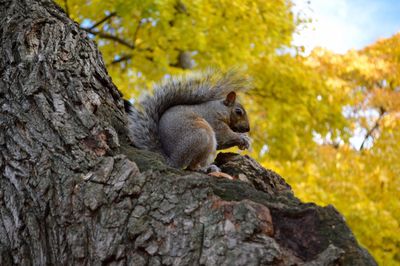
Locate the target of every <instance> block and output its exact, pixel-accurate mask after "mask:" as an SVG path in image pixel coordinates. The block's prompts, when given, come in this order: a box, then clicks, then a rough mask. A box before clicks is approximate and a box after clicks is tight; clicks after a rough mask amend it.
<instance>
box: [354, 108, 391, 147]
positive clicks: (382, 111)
mask: <svg viewBox="0 0 400 266" xmlns="http://www.w3.org/2000/svg"><path fill="white" fill-rule="evenodd" d="M385 113H386V111H385V109H384V108H383V107H381V108H380V110H379V117H378V119H376V121H375V124H374V126H373V127H372V128H370V130H368V132H367V134H366V135H365V137H364V140H363V142H362V143H361V146H360V151H361V150H363V149H364V147H365V146H364V145H365V143H366V141H367V139H368V138H372V139H373V138H374V136H373V135H372V134H373V133H374V131H375V130H377V129H378V128H379V122H380V121H381V120H382V118H383V116H384V115H385Z"/></svg>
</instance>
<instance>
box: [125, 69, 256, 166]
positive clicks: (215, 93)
mask: <svg viewBox="0 0 400 266" xmlns="http://www.w3.org/2000/svg"><path fill="white" fill-rule="evenodd" d="M247 88H248V82H247V80H246V79H245V78H244V77H243V76H241V75H238V73H236V72H235V71H230V72H227V73H225V74H223V73H220V72H216V71H208V72H206V73H201V74H197V75H193V76H186V77H182V78H179V79H172V80H169V81H166V82H164V83H162V84H161V85H156V87H155V88H154V94H153V95H152V96H147V97H146V98H144V100H143V101H141V102H140V104H139V106H135V107H133V106H131V105H130V104H125V109H126V110H127V112H128V120H129V122H128V123H129V124H128V128H129V134H130V138H131V141H132V142H133V145H134V146H136V147H137V148H139V149H145V150H150V151H153V152H157V153H160V154H162V155H163V156H164V157H165V158H166V160H167V163H168V164H169V165H171V166H173V167H176V168H181V169H182V168H187V169H189V170H194V171H205V172H209V171H219V168H218V167H216V166H215V165H213V164H212V162H213V161H214V158H215V155H216V150H220V149H226V148H230V147H234V146H238V147H239V148H240V149H242V150H244V149H248V148H249V146H250V139H249V137H248V136H247V134H245V133H246V132H249V130H250V126H249V121H248V117H247V114H246V111H245V109H244V108H243V106H242V105H241V104H240V103H238V102H237V101H236V92H239V91H244V90H246V89H247Z"/></svg>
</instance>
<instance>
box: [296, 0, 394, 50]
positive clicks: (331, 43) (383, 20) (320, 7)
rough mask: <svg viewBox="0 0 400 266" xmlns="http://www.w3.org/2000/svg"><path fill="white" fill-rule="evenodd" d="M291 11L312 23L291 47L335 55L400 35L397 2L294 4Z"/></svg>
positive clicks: (313, 0) (306, 0) (304, 0)
mask: <svg viewBox="0 0 400 266" xmlns="http://www.w3.org/2000/svg"><path fill="white" fill-rule="evenodd" d="M293 2H294V4H295V6H294V11H295V12H296V13H297V12H299V11H300V14H302V15H303V16H306V17H308V18H311V19H312V20H313V22H312V23H311V25H308V26H307V27H306V28H303V29H299V32H298V34H296V35H295V36H294V41H293V44H295V45H303V46H304V47H305V53H309V52H310V51H311V50H312V49H313V48H314V47H317V46H320V47H325V48H328V49H329V50H332V51H334V52H337V53H345V52H346V51H348V50H349V49H361V48H363V47H365V46H367V45H368V44H372V43H374V42H375V41H376V40H378V39H380V38H385V37H390V36H391V35H393V34H395V33H397V32H400V0H293Z"/></svg>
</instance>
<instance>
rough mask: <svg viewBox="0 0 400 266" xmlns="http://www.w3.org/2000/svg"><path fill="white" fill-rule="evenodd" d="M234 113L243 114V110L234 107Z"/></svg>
mask: <svg viewBox="0 0 400 266" xmlns="http://www.w3.org/2000/svg"><path fill="white" fill-rule="evenodd" d="M235 113H236V114H237V115H243V110H242V109H240V108H236V109H235Z"/></svg>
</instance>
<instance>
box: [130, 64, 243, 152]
mask: <svg viewBox="0 0 400 266" xmlns="http://www.w3.org/2000/svg"><path fill="white" fill-rule="evenodd" d="M247 88H248V80H247V78H245V77H244V75H240V74H239V73H238V72H237V71H235V70H231V71H229V72H226V73H222V72H218V71H213V70H208V71H206V72H202V73H195V74H191V75H187V76H182V77H179V78H172V79H170V80H168V81H165V82H163V83H161V84H158V85H156V86H155V87H154V94H153V95H149V96H147V97H146V98H145V99H144V100H143V101H141V102H140V103H139V105H138V106H135V107H134V108H132V109H131V110H130V114H129V117H130V121H129V131H130V134H131V138H132V141H133V144H134V145H135V146H136V147H137V148H140V149H145V150H150V151H155V152H159V153H162V154H163V151H162V147H161V141H160V139H159V136H158V123H159V120H160V118H161V116H162V114H163V113H164V112H165V111H166V110H167V109H168V108H170V107H173V106H176V105H194V104H200V103H204V102H208V101H213V100H219V99H223V98H225V97H226V95H227V94H228V93H229V92H231V91H235V92H238V91H244V90H246V89H247Z"/></svg>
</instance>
